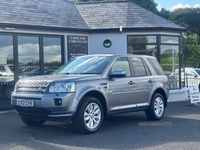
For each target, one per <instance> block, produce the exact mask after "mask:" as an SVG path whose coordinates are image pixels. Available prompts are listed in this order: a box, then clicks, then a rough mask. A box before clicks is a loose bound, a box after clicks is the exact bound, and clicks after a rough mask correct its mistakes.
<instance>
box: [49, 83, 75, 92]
mask: <svg viewBox="0 0 200 150" xmlns="http://www.w3.org/2000/svg"><path fill="white" fill-rule="evenodd" d="M75 89H76V86H75V83H74V82H69V83H51V85H50V87H49V93H65V92H75Z"/></svg>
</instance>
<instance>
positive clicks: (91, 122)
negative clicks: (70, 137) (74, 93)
mask: <svg viewBox="0 0 200 150" xmlns="http://www.w3.org/2000/svg"><path fill="white" fill-rule="evenodd" d="M103 118H104V114H103V107H102V105H101V103H100V102H99V100H98V99H96V98H94V97H84V98H83V100H82V102H81V103H80V104H79V107H78V109H77V112H76V115H75V117H74V119H73V123H74V126H75V129H76V131H78V132H80V133H86V134H91V133H95V132H96V131H97V130H98V129H99V128H100V126H101V124H102V122H103Z"/></svg>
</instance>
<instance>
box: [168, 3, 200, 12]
mask: <svg viewBox="0 0 200 150" xmlns="http://www.w3.org/2000/svg"><path fill="white" fill-rule="evenodd" d="M179 8H200V5H199V4H195V5H194V6H191V5H189V4H185V5H183V4H182V3H180V4H177V5H175V6H173V7H172V8H171V9H170V11H174V10H176V9H179Z"/></svg>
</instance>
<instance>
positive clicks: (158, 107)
mask: <svg viewBox="0 0 200 150" xmlns="http://www.w3.org/2000/svg"><path fill="white" fill-rule="evenodd" d="M145 113H146V116H147V118H148V119H149V120H160V119H162V118H163V116H164V113H165V103H164V98H163V96H162V95H161V94H159V93H155V94H154V95H153V97H152V99H151V104H150V106H149V108H148V109H147V110H146V111H145Z"/></svg>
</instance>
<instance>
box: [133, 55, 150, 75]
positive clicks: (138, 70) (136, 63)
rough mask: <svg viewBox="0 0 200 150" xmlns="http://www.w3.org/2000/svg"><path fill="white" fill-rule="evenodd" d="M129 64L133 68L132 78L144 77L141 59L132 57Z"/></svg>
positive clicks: (144, 72) (144, 71)
mask: <svg viewBox="0 0 200 150" xmlns="http://www.w3.org/2000/svg"><path fill="white" fill-rule="evenodd" d="M131 63H132V66H133V76H137V77H138V76H146V75H147V73H146V70H145V66H144V64H143V61H142V59H141V58H138V57H132V58H131Z"/></svg>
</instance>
